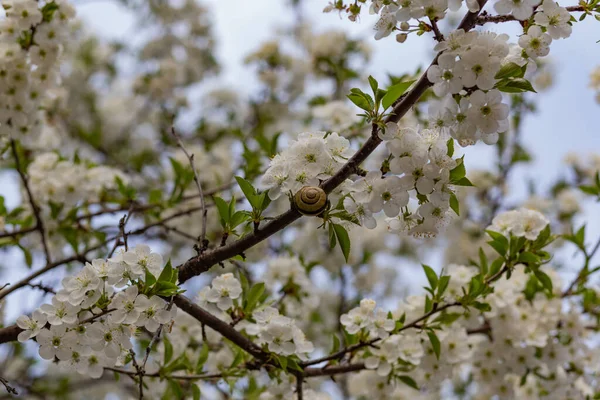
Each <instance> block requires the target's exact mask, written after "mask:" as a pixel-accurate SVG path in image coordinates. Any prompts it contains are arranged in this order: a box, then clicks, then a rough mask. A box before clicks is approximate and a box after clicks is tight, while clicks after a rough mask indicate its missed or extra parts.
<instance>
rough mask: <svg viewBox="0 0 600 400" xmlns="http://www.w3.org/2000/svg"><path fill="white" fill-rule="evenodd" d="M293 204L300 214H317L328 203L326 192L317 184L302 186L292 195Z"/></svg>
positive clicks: (323, 209)
mask: <svg viewBox="0 0 600 400" xmlns="http://www.w3.org/2000/svg"><path fill="white" fill-rule="evenodd" d="M294 204H295V206H296V209H297V210H298V211H299V212H300V214H304V215H319V214H321V213H322V212H323V211H325V209H326V208H327V206H328V205H329V201H328V200H327V193H325V191H324V190H323V189H321V188H320V187H317V186H304V187H303V188H302V189H300V190H298V192H297V193H296V194H295V195H294Z"/></svg>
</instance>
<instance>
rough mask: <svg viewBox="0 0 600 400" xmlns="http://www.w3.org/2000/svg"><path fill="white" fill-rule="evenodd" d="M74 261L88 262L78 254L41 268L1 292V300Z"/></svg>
mask: <svg viewBox="0 0 600 400" xmlns="http://www.w3.org/2000/svg"><path fill="white" fill-rule="evenodd" d="M103 245H104V244H102V246H103ZM102 246H100V247H102ZM92 250H95V248H92V249H90V250H88V252H89V251H92ZM86 253H87V252H86ZM73 261H79V262H85V261H86V260H85V257H84V256H83V255H79V254H76V255H74V256H71V257H67V258H65V259H62V260H59V261H56V262H53V263H50V264H47V265H46V266H45V267H44V268H41V269H39V270H37V271H35V272H33V273H32V274H30V275H28V276H26V277H25V278H23V279H21V280H20V281H19V282H17V283H15V284H13V285H10V286H9V287H7V288H5V289H3V290H2V291H0V300H2V299H3V298H5V297H6V296H8V295H9V294H10V293H12V292H14V291H15V290H17V289H20V288H22V287H24V286H27V285H28V284H29V282H30V281H31V280H33V279H35V278H37V277H38V276H40V275H42V274H44V273H46V272H48V271H50V270H52V269H54V268H56V267H59V266H61V265H64V264H68V263H70V262H73ZM0 343H1V342H0Z"/></svg>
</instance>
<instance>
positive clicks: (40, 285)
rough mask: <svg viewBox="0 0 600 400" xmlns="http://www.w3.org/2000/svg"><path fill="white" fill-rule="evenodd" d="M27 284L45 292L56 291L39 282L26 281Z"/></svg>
mask: <svg viewBox="0 0 600 400" xmlns="http://www.w3.org/2000/svg"><path fill="white" fill-rule="evenodd" d="M27 286H29V287H30V288H32V289H39V290H41V291H43V292H46V294H56V291H55V290H54V289H52V288H51V287H48V286H44V285H42V284H41V283H28V284H27Z"/></svg>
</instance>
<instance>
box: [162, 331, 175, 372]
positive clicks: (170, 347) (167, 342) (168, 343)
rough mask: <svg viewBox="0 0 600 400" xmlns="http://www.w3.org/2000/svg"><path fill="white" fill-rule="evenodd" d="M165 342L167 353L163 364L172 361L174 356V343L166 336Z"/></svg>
mask: <svg viewBox="0 0 600 400" xmlns="http://www.w3.org/2000/svg"><path fill="white" fill-rule="evenodd" d="M163 342H164V344H165V355H164V358H163V364H164V365H167V363H168V362H169V361H171V358H173V345H172V344H171V341H170V340H169V339H168V338H167V337H166V336H165V337H164V338H163Z"/></svg>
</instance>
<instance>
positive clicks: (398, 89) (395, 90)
mask: <svg viewBox="0 0 600 400" xmlns="http://www.w3.org/2000/svg"><path fill="white" fill-rule="evenodd" d="M414 82H415V81H406V82H399V83H397V84H395V85H393V86H390V87H389V88H388V89H387V93H386V94H385V96H383V99H381V105H382V106H383V109H384V110H385V109H387V108H388V107H389V106H391V105H392V104H394V102H395V101H396V100H398V98H399V97H400V96H402V95H403V94H404V92H406V90H407V89H408V88H409V87H410V86H411V85H412V84H413V83H414Z"/></svg>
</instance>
